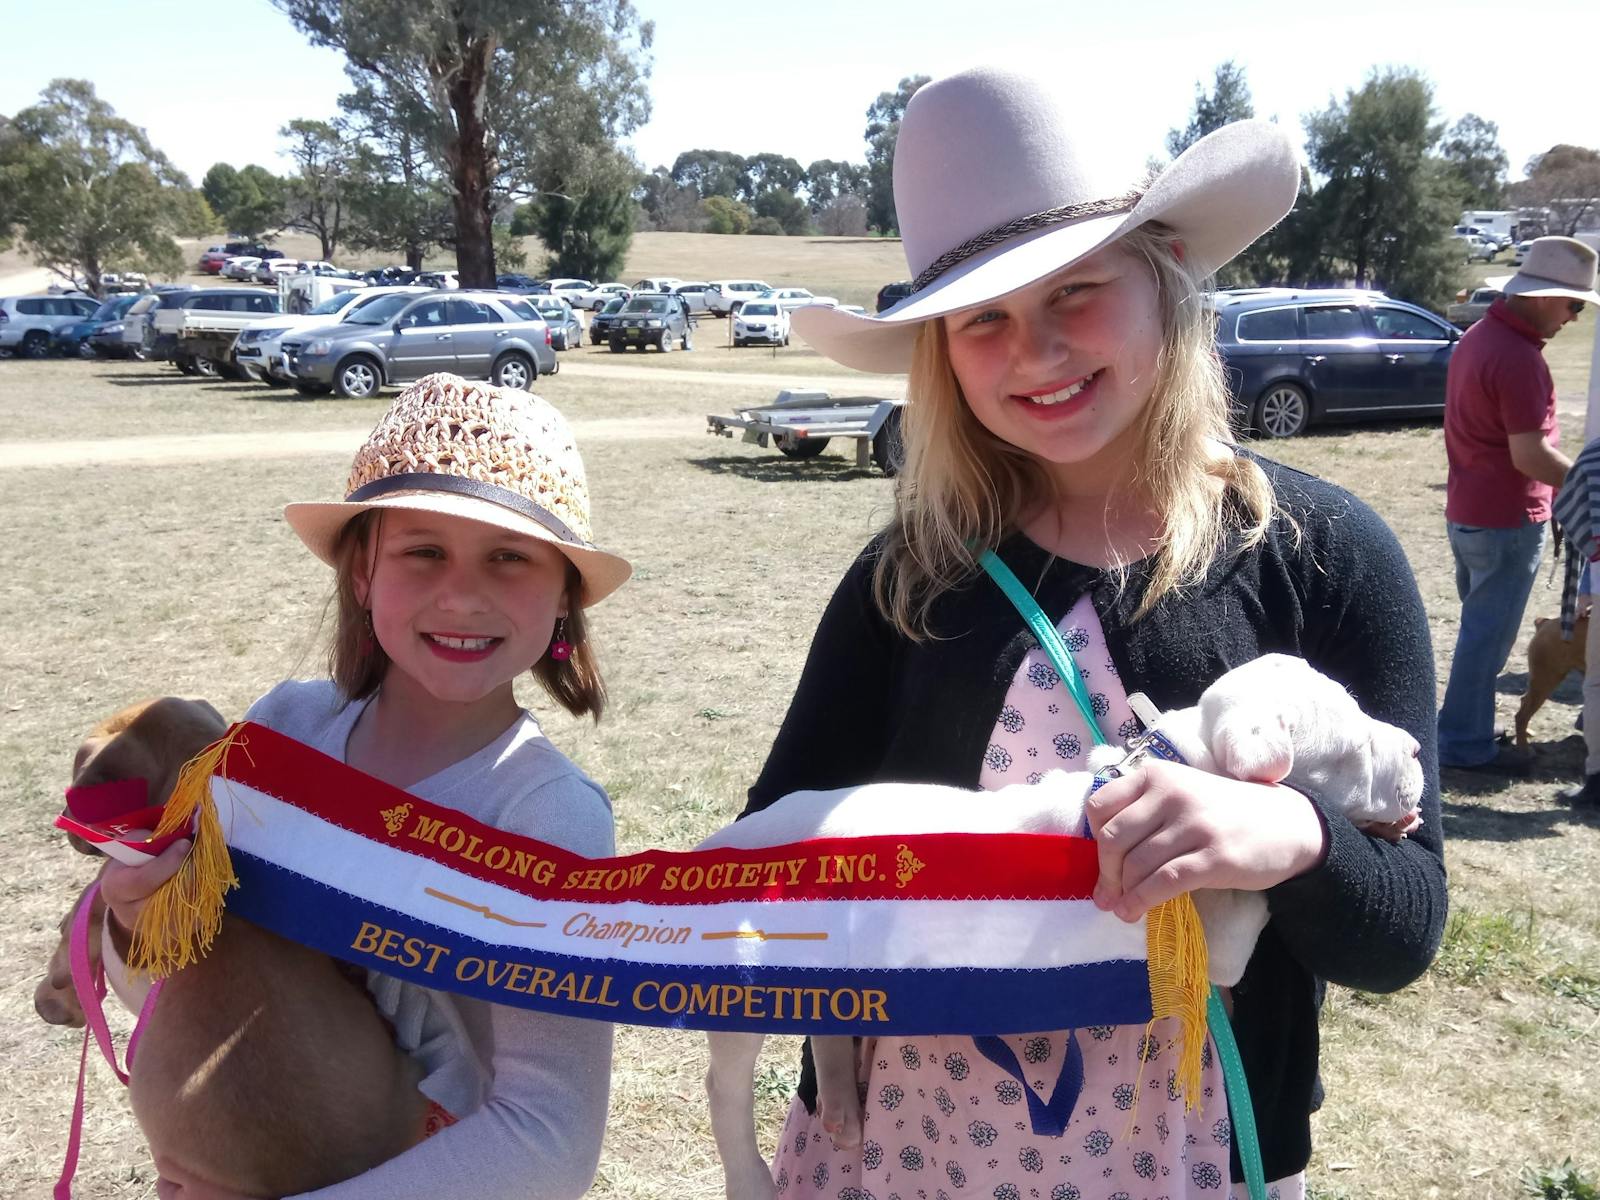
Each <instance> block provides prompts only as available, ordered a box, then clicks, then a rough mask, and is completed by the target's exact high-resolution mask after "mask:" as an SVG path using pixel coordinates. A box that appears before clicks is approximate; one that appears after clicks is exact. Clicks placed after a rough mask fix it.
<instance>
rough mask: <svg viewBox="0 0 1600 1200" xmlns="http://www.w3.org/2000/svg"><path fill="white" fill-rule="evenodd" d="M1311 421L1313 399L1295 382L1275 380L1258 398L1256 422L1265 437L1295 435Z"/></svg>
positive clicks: (1302, 430) (1303, 429)
mask: <svg viewBox="0 0 1600 1200" xmlns="http://www.w3.org/2000/svg"><path fill="white" fill-rule="evenodd" d="M1310 422H1311V402H1310V401H1309V400H1308V399H1307V398H1306V393H1305V390H1304V389H1303V388H1301V387H1299V386H1298V385H1296V384H1293V383H1275V384H1273V385H1272V386H1271V387H1269V388H1268V389H1267V390H1266V391H1264V392H1262V393H1261V399H1259V400H1257V401H1256V411H1255V420H1254V424H1255V427H1256V428H1257V429H1258V430H1260V431H1261V435H1262V436H1263V437H1269V438H1286V437H1294V436H1295V435H1297V434H1299V433H1302V432H1304V431H1305V427H1306V426H1307V425H1308V424H1310Z"/></svg>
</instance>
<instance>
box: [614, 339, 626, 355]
mask: <svg viewBox="0 0 1600 1200" xmlns="http://www.w3.org/2000/svg"><path fill="white" fill-rule="evenodd" d="M627 348H628V347H627V346H626V345H624V344H623V341H622V339H621V338H612V339H611V353H613V354H621V353H622V352H623V351H624V350H626V349H627Z"/></svg>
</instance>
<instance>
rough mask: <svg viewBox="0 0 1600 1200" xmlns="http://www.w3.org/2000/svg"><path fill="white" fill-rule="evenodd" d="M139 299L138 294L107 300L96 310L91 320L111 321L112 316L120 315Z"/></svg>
mask: <svg viewBox="0 0 1600 1200" xmlns="http://www.w3.org/2000/svg"><path fill="white" fill-rule="evenodd" d="M137 299H138V297H137V296H118V297H116V298H115V299H113V300H107V301H106V302H105V303H104V304H102V305H101V306H100V307H99V308H97V309H95V310H94V316H93V317H91V318H90V320H92V321H109V320H111V318H112V317H120V316H121V315H122V314H123V313H125V312H127V311H128V309H129V308H130V307H132V305H133V302H134V301H135V300H137Z"/></svg>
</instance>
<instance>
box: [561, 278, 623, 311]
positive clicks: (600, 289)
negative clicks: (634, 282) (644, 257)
mask: <svg viewBox="0 0 1600 1200" xmlns="http://www.w3.org/2000/svg"><path fill="white" fill-rule="evenodd" d="M632 295H633V292H632V290H631V289H630V288H629V287H628V285H627V284H625V283H597V284H595V285H594V286H593V287H592V288H590V289H589V290H588V291H587V292H585V293H584V294H583V295H582V296H581V297H579V299H578V300H574V301H572V302H571V303H572V307H573V308H587V309H588V310H589V311H590V312H599V311H600V310H601V309H602V308H604V307H605V306H606V305H607V304H610V303H611V301H613V300H626V299H628V298H629V297H630V296H632Z"/></svg>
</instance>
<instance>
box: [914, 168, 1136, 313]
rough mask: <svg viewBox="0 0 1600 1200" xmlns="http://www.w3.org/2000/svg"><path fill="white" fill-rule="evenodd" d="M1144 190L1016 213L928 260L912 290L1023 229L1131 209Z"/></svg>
mask: <svg viewBox="0 0 1600 1200" xmlns="http://www.w3.org/2000/svg"><path fill="white" fill-rule="evenodd" d="M1142 196H1143V193H1142V192H1124V193H1123V194H1122V195H1120V196H1111V197H1109V198H1108V199H1105V200H1085V201H1083V202H1082V203H1081V204H1063V205H1061V206H1060V207H1058V208H1047V209H1045V210H1044V211H1043V212H1036V213H1029V214H1028V215H1027V216H1025V217H1017V218H1016V219H1014V220H1011V221H1007V222H1006V223H1005V224H1004V225H996V226H995V227H994V228H993V229H987V230H985V231H984V232H982V233H980V234H979V235H978V236H977V237H974V238H968V239H967V240H966V241H964V242H962V243H961V245H959V246H957V247H956V248H955V249H954V250H946V251H945V252H944V253H943V254H941V255H940V256H939V257H938V258H936V259H934V260H933V262H931V263H929V264H928V267H927V269H926V270H924V271H923V272H922V274H920V275H918V276H917V277H916V279H915V280H913V281H912V284H911V290H912V291H913V292H920V291H921V290H922V289H923V288H925V287H927V286H928V285H929V284H930V283H932V282H933V281H934V280H936V279H938V278H939V276H941V275H943V274H944V273H945V272H946V271H948V270H950V269H951V268H952V267H957V266H960V265H961V264H962V263H964V262H966V261H967V259H969V258H971V257H972V256H973V255H975V254H981V253H983V252H984V251H985V250H987V249H989V248H990V247H991V246H998V245H999V244H1000V243H1001V242H1004V241H1009V240H1010V239H1011V238H1014V237H1018V236H1019V235H1021V234H1024V233H1032V232H1033V231H1034V230H1036V229H1048V228H1050V227H1051V226H1052V225H1065V224H1066V223H1067V222H1068V221H1076V220H1079V219H1080V218H1083V217H1104V216H1109V215H1110V214H1112V213H1120V212H1129V211H1131V210H1132V209H1133V207H1134V206H1135V205H1136V204H1138V203H1139V200H1140V198H1141V197H1142Z"/></svg>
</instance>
